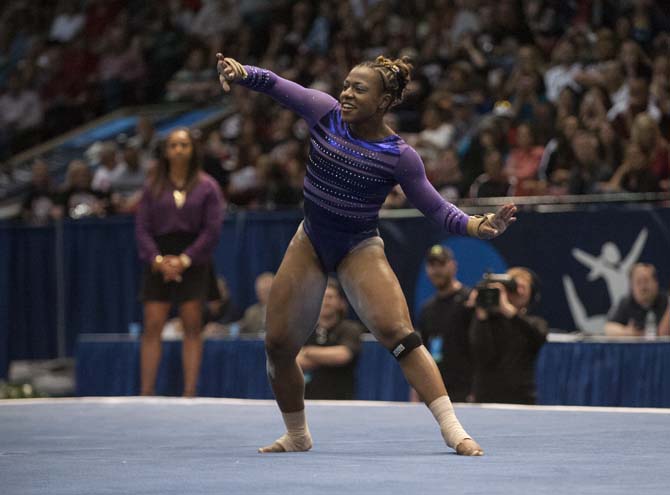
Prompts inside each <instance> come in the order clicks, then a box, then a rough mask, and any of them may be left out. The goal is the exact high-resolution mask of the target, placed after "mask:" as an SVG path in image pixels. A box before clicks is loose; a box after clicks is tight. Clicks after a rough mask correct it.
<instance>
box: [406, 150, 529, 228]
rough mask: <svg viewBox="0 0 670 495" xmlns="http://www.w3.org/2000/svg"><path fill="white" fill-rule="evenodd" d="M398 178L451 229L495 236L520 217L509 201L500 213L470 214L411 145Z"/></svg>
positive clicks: (410, 195) (413, 197) (428, 212)
mask: <svg viewBox="0 0 670 495" xmlns="http://www.w3.org/2000/svg"><path fill="white" fill-rule="evenodd" d="M395 178H396V180H397V181H398V183H399V184H400V187H402V190H403V191H404V193H405V195H406V196H407V199H409V201H410V203H412V204H413V205H414V206H415V207H416V208H418V209H419V211H421V213H423V214H424V215H425V216H426V217H428V218H429V219H431V220H432V221H434V222H435V223H437V224H439V225H441V226H442V227H443V228H444V229H446V230H447V231H448V232H452V233H454V234H460V235H470V236H473V237H478V238H480V239H491V238H493V237H497V236H499V235H500V234H502V233H503V232H504V231H505V230H506V229H507V227H508V226H509V225H510V224H511V223H513V222H514V221H516V217H514V214H515V213H516V206H514V205H513V204H506V205H504V206H503V207H501V208H500V209H499V210H498V212H497V213H488V214H486V215H483V216H469V215H468V214H466V213H465V212H463V211H462V210H460V209H459V208H458V207H457V206H455V205H453V204H451V203H449V202H448V201H445V199H444V198H443V197H442V196H440V194H439V193H438V192H437V191H436V190H435V188H434V187H433V186H432V184H431V183H430V182H428V178H427V177H426V169H425V167H424V165H423V161H422V160H421V157H419V154H418V153H417V152H416V151H415V150H414V149H412V148H410V147H408V148H407V149H406V150H405V151H404V152H403V154H402V155H401V156H400V161H399V162H398V166H397V168H396V174H395Z"/></svg>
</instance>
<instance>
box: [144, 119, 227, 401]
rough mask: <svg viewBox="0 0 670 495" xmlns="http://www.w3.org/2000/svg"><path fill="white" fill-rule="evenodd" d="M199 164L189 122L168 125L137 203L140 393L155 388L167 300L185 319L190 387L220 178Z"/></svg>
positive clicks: (219, 216) (196, 367) (217, 224)
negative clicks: (141, 326)
mask: <svg viewBox="0 0 670 495" xmlns="http://www.w3.org/2000/svg"><path fill="white" fill-rule="evenodd" d="M200 168H201V161H200V157H199V155H198V153H197V150H196V148H195V141H194V139H193V136H192V135H191V133H190V132H189V130H188V129H184V128H179V129H176V130H174V131H172V132H171V133H170V134H169V136H168V137H167V140H166V142H165V145H164V148H163V150H162V153H161V157H160V160H159V162H158V166H157V170H156V171H155V174H154V176H153V178H151V179H150V180H149V181H148V182H147V184H146V185H145V188H144V191H143V193H142V199H141V201H140V204H139V209H138V211H137V217H136V221H135V234H136V237H137V245H138V251H139V256H140V259H141V260H142V261H143V262H144V263H145V266H144V274H143V278H142V290H141V295H140V297H141V299H142V302H143V304H144V333H143V335H142V353H141V354H142V355H141V358H142V366H141V370H142V384H141V394H142V395H154V394H155V384H156V373H157V371H158V365H159V363H160V358H161V332H162V330H163V326H164V325H165V322H166V320H167V318H168V315H169V312H170V308H171V307H172V305H173V304H176V305H177V306H178V309H179V317H180V318H181V321H182V323H183V326H184V340H183V349H182V362H183V367H184V391H183V394H184V396H185V397H193V396H195V394H196V385H197V381H198V374H199V371H200V361H201V357H202V308H203V303H204V302H205V301H206V300H207V298H208V288H209V280H210V274H211V270H212V253H213V251H214V247H215V246H216V243H217V242H218V239H219V234H220V232H221V222H222V221H223V199H222V197H221V192H220V190H219V186H218V185H217V183H216V182H215V181H214V180H213V179H212V178H211V177H209V176H208V175H206V174H205V173H203V172H201V170H200Z"/></svg>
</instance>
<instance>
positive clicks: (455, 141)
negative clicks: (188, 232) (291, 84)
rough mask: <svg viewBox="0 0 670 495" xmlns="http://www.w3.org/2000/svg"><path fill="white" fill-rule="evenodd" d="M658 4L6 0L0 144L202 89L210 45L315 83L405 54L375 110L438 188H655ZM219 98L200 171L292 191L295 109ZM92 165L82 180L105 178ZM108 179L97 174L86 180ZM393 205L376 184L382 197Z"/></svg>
mask: <svg viewBox="0 0 670 495" xmlns="http://www.w3.org/2000/svg"><path fill="white" fill-rule="evenodd" d="M662 4H663V2H654V1H652V0H572V1H568V2H566V1H559V0H418V1H415V2H404V1H400V0H367V1H365V0H348V1H346V0H345V1H330V0H324V1H318V2H317V1H308V0H299V1H288V0H286V1H279V2H278V1H270V0H257V1H253V2H250V1H236V0H171V1H168V2H164V1H159V0H148V1H142V2H140V1H136V0H127V1H121V0H61V1H59V2H47V1H43V0H42V1H30V2H29V1H26V0H8V1H6V2H4V4H3V9H2V12H1V13H0V88H2V89H1V93H0V145H1V146H0V149H2V150H3V153H4V154H5V155H6V154H7V153H12V152H15V151H18V150H20V149H23V148H25V147H27V146H30V145H32V144H35V143H36V142H39V141H41V140H44V139H46V138H48V137H50V136H53V135H55V134H57V133H60V132H63V130H64V129H67V128H70V127H73V126H75V125H78V124H82V123H84V122H86V121H88V120H90V119H91V118H93V117H96V116H98V115H101V114H104V113H106V112H108V111H110V110H113V109H115V108H118V107H120V106H122V105H129V104H139V103H152V102H160V101H164V102H189V103H190V104H192V105H199V104H204V103H207V104H212V103H214V104H216V102H217V101H221V99H222V98H223V96H222V94H221V92H220V89H219V87H218V85H217V81H216V74H215V72H214V66H215V63H214V62H215V58H214V54H215V53H216V52H218V51H221V52H223V53H225V54H226V55H227V56H231V57H234V58H236V59H237V60H240V61H241V62H242V63H247V64H255V65H259V66H262V67H265V68H268V69H271V70H273V71H275V72H276V73H278V74H279V75H281V76H283V77H286V78H288V79H291V80H294V81H296V82H298V83H300V84H302V85H305V86H309V87H312V88H317V89H320V90H323V91H326V92H328V93H330V94H333V95H337V94H338V93H339V90H340V88H341V82H342V80H343V78H344V76H345V75H346V73H347V71H348V70H349V69H350V68H351V67H352V66H353V65H355V63H357V62H360V61H362V60H365V59H370V58H374V57H375V56H377V55H379V54H385V55H386V56H389V57H397V56H403V55H407V56H410V57H411V58H412V60H413V62H414V65H415V73H414V79H413V81H412V82H411V84H410V85H409V87H408V88H407V91H406V96H405V100H404V102H403V103H402V104H401V105H399V106H397V107H396V108H395V109H394V110H393V111H392V113H390V114H389V115H388V119H389V125H390V126H391V127H392V128H394V129H395V130H396V131H397V132H399V133H400V134H401V135H402V136H403V137H404V138H405V139H406V140H407V141H408V142H409V143H410V144H411V145H413V146H414V147H416V149H417V151H418V152H419V153H420V155H421V157H422V158H423V160H424V163H425V166H426V170H427V173H428V176H429V179H430V180H431V181H432V182H433V184H434V185H435V186H436V188H437V189H438V190H439V191H440V193H441V194H443V195H444V196H445V197H447V198H448V199H450V200H454V201H456V200H458V199H460V198H464V197H485V196H493V195H517V196H519V195H565V194H589V193H599V192H616V191H629V192H660V191H667V190H668V189H669V175H670V157H669V147H668V142H667V139H668V137H669V133H670V14H669V12H668V10H667V9H665V8H663V7H662ZM226 98H228V101H229V102H230V104H231V105H232V106H233V108H234V110H235V111H234V113H233V114H232V115H231V116H230V117H228V118H226V119H225V120H224V121H223V122H221V125H220V126H219V127H217V128H215V129H208V130H206V132H204V134H203V135H202V136H201V141H202V145H203V148H204V150H205V157H206V168H207V170H208V172H210V173H211V175H213V176H214V177H215V178H216V179H217V181H218V182H219V183H220V184H221V186H222V188H223V190H224V192H225V194H226V196H227V198H228V200H229V201H230V202H231V203H232V204H234V205H238V206H240V207H268V208H282V207H293V206H298V205H299V204H300V201H301V197H302V192H301V185H302V178H303V176H304V173H305V156H306V148H307V147H308V144H309V142H308V132H307V129H306V128H305V124H304V123H303V122H301V121H299V120H298V119H297V118H296V116H294V115H293V114H292V113H291V112H289V111H287V110H285V109H282V108H281V107H280V106H279V105H276V104H274V103H272V102H270V101H269V100H268V99H267V97H264V96H262V95H258V94H255V93H253V92H249V91H246V90H244V89H242V88H233V91H232V94H231V95H230V96H227V97H226ZM117 146H118V143H117ZM107 148H108V146H107V145H105V149H107ZM131 154H132V152H131ZM140 154H141V153H140ZM117 155H118V156H119V158H117V161H119V162H125V163H127V164H128V166H129V167H130V166H131V165H130V163H128V160H129V158H128V157H127V156H126V154H125V153H120V152H119V153H117ZM121 157H122V158H121ZM0 159H1V158H0ZM131 160H132V159H131ZM142 162H143V160H140V168H142V165H141V164H142ZM110 164H111V162H109V163H108V164H107V165H105V167H110V166H111V165H110ZM89 165H92V164H91V163H89ZM143 170H145V169H143ZM118 173H119V174H120V172H118ZM131 175H132V174H131ZM97 176H98V173H97V172H96V173H95V176H94V179H93V184H92V187H93V189H94V190H98V191H101V192H103V193H105V192H106V191H104V187H103V188H102V189H100V188H99V187H97V184H98V181H96V177H97ZM115 176H116V172H114V168H109V169H108V171H107V172H100V183H102V184H109V183H113V181H114V177H115ZM105 187H106V186H105ZM112 192H113V191H112ZM405 205H406V203H405V201H404V198H403V195H402V191H401V190H400V189H396V190H394V191H393V193H392V195H391V196H390V197H389V201H388V205H387V206H388V207H402V206H405ZM121 211H132V205H130V206H128V205H126V207H125V209H124V208H123V207H122V208H121Z"/></svg>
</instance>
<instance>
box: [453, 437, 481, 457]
mask: <svg viewBox="0 0 670 495" xmlns="http://www.w3.org/2000/svg"><path fill="white" fill-rule="evenodd" d="M456 453H457V454H458V455H470V456H479V455H484V450H483V449H482V448H481V447H480V446H479V444H478V443H477V442H475V441H474V440H473V439H472V438H466V439H465V440H463V441H462V442H461V443H459V444H458V445H457V446H456Z"/></svg>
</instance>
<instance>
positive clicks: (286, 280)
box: [259, 225, 327, 453]
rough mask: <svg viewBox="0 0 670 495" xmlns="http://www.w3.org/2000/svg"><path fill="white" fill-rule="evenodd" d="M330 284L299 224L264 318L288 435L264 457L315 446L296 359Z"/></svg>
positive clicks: (272, 380)
mask: <svg viewBox="0 0 670 495" xmlns="http://www.w3.org/2000/svg"><path fill="white" fill-rule="evenodd" d="M326 281H327V278H326V274H325V273H324V271H323V268H322V267H321V264H320V262H319V259H318V257H317V255H316V252H315V251H314V248H313V246H312V243H311V241H310V240H309V238H308V237H307V234H305V232H304V230H303V228H302V225H301V226H300V227H299V228H298V231H297V232H296V234H295V236H294V237H293V239H292V240H291V243H290V244H289V246H288V249H287V250H286V254H285V255H284V259H283V260H282V263H281V266H280V267H279V270H278V272H277V275H276V276H275V278H274V280H273V282H272V289H271V291H270V300H269V301H268V308H267V317H266V321H267V325H266V327H267V329H266V330H267V333H266V337H265V350H266V353H267V371H268V376H269V378H270V384H271V385H272V390H273V391H274V394H275V398H276V400H277V404H278V406H279V409H280V410H281V412H282V416H283V418H284V424H285V425H286V434H284V435H283V436H281V437H280V438H279V439H277V440H276V441H275V442H274V443H272V444H270V445H268V446H266V447H262V448H260V449H259V452H261V453H269V452H297V451H306V450H309V449H310V448H312V437H311V435H310V433H309V428H308V427H307V422H306V420H305V401H304V396H305V380H304V376H303V374H302V370H301V369H300V366H298V364H297V363H296V356H297V355H298V352H299V351H300V348H301V347H302V345H303V344H304V343H305V341H306V340H307V338H308V337H309V335H310V334H311V333H312V331H313V330H314V327H315V325H316V322H317V320H318V317H319V311H320V309H321V303H322V301H323V293H324V292H325V290H326Z"/></svg>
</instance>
